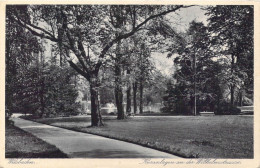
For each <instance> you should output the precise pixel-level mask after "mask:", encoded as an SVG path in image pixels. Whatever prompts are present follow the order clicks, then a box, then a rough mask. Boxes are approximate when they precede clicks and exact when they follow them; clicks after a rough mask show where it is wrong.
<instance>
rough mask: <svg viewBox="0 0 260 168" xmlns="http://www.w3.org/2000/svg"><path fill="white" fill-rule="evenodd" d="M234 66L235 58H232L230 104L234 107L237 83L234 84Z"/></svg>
mask: <svg viewBox="0 0 260 168" xmlns="http://www.w3.org/2000/svg"><path fill="white" fill-rule="evenodd" d="M234 66H235V56H234V55H233V54H232V56H231V77H232V78H231V85H230V104H231V105H234V93H235V82H234V77H233V74H234Z"/></svg>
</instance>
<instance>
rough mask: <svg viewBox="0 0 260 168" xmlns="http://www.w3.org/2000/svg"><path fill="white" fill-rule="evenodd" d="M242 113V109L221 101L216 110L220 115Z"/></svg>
mask: <svg viewBox="0 0 260 168" xmlns="http://www.w3.org/2000/svg"><path fill="white" fill-rule="evenodd" d="M239 113H240V109H239V108H237V107H236V106H234V105H230V104H228V103H226V102H225V103H221V104H220V105H219V107H218V109H217V111H216V114H219V115H237V114H239Z"/></svg>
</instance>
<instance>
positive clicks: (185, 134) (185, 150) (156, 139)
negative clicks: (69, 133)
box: [36, 116, 253, 158]
mask: <svg viewBox="0 0 260 168" xmlns="http://www.w3.org/2000/svg"><path fill="white" fill-rule="evenodd" d="M36 121H38V122H42V123H46V124H50V125H54V126H58V127H63V128H68V129H72V130H77V131H81V132H87V133H93V134H97V135H102V136H105V137H110V138H114V139H119V140H124V141H128V142H133V143H136V144H140V145H144V146H148V147H151V148H155V149H159V150H162V151H166V152H169V153H172V154H176V155H179V156H182V157H198V158H253V116H175V117H167V116H160V117H159V116H158V117H131V118H128V119H127V120H116V118H115V117H105V118H104V122H105V126H104V127H99V128H92V127H89V125H90V118H89V117H73V118H52V119H37V120H36Z"/></svg>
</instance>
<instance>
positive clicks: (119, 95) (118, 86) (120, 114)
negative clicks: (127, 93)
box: [115, 59, 125, 120]
mask: <svg viewBox="0 0 260 168" xmlns="http://www.w3.org/2000/svg"><path fill="white" fill-rule="evenodd" d="M115 99H116V107H117V119H119V120H122V119H125V112H124V107H123V89H122V79H121V67H120V64H119V62H118V59H117V61H116V64H115Z"/></svg>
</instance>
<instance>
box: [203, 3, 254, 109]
mask: <svg viewBox="0 0 260 168" xmlns="http://www.w3.org/2000/svg"><path fill="white" fill-rule="evenodd" d="M207 15H208V16H209V24H208V30H209V32H210V34H211V37H210V45H211V46H212V47H214V50H213V51H214V52H216V53H217V54H218V55H222V56H224V57H226V61H228V64H226V68H227V69H226V70H227V71H226V74H225V76H223V77H224V78H225V79H226V82H227V84H228V88H229V90H230V104H231V105H234V104H235V102H237V101H238V102H239V103H238V104H239V105H242V104H243V103H242V97H245V96H246V95H243V96H242V93H243V90H245V91H246V92H247V93H249V92H250V93H251V94H252V91H253V79H254V78H253V60H254V48H253V47H254V40H253V39H254V8H253V6H245V5H236V6H232V5H227V6H212V7H208V8H207ZM236 95H239V96H238V97H239V98H238V99H236ZM239 99H240V100H239Z"/></svg>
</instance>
